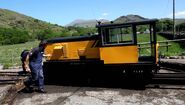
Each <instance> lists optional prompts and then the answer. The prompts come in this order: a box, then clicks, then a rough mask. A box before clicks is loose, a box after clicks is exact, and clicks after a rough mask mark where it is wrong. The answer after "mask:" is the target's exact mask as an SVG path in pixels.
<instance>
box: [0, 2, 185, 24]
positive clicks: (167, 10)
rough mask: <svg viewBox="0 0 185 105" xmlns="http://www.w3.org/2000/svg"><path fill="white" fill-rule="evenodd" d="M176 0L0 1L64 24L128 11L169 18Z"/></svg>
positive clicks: (181, 14)
mask: <svg viewBox="0 0 185 105" xmlns="http://www.w3.org/2000/svg"><path fill="white" fill-rule="evenodd" d="M175 3H176V5H175V12H176V18H185V0H175ZM172 4H173V0H1V1H0V8H2V9H9V10H12V11H16V12H19V13H21V14H24V15H27V16H31V17H33V18H36V19H40V20H43V21H47V22H50V23H53V24H58V25H62V26H65V25H67V24H69V23H70V22H72V21H74V20H77V19H84V20H89V19H108V20H110V21H111V20H115V19H116V18H118V17H120V16H123V15H124V16H126V15H129V14H134V15H140V16H143V17H145V18H150V19H153V18H158V19H160V18H166V17H171V18H172V13H173V9H172V7H173V5H172Z"/></svg>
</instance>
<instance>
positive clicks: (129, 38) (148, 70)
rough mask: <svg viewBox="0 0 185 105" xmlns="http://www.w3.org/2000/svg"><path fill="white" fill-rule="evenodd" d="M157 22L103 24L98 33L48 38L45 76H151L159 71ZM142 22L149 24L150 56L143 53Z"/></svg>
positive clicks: (47, 78) (62, 77) (59, 77)
mask: <svg viewBox="0 0 185 105" xmlns="http://www.w3.org/2000/svg"><path fill="white" fill-rule="evenodd" d="M156 22H157V20H156V19H152V20H145V21H138V22H128V23H122V24H114V23H110V24H101V23H99V24H98V25H97V26H96V27H97V30H98V34H97V35H87V36H85V35H84V36H72V37H62V38H55V39H49V40H47V42H48V43H47V47H46V49H45V54H46V56H47V57H46V61H45V62H44V72H45V79H46V80H47V81H50V80H55V81H60V80H62V79H64V78H65V80H66V78H68V79H70V78H71V77H73V79H75V78H76V79H79V78H81V79H87V78H98V77H102V78H104V77H108V78H112V79H113V78H117V77H119V78H120V79H121V78H122V77H123V75H126V77H131V78H134V77H139V78H142V79H143V78H146V77H151V76H152V74H153V73H155V72H156V71H157V70H158V64H157V62H158V59H157V57H158V53H157V50H158V49H157V43H156ZM142 25H146V26H147V27H148V31H147V32H146V33H147V35H148V39H149V40H148V42H149V43H148V48H147V51H148V53H149V54H147V55H142V54H140V53H139V52H140V51H139V50H140V47H139V42H138V34H140V33H139V32H138V28H139V27H140V26H142ZM49 78H50V79H49Z"/></svg>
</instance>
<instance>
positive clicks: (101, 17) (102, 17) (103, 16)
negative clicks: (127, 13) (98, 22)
mask: <svg viewBox="0 0 185 105" xmlns="http://www.w3.org/2000/svg"><path fill="white" fill-rule="evenodd" d="M108 15H109V13H102V14H101V16H100V17H99V19H106V18H107V16H108Z"/></svg>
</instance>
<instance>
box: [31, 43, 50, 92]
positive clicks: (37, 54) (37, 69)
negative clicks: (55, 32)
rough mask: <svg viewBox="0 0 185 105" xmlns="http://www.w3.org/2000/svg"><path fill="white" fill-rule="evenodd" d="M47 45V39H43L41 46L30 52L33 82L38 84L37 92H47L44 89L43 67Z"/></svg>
mask: <svg viewBox="0 0 185 105" xmlns="http://www.w3.org/2000/svg"><path fill="white" fill-rule="evenodd" d="M45 47H46V41H41V42H40V44H39V46H38V47H36V48H33V49H32V50H31V51H30V54H29V67H30V70H31V74H32V82H33V83H34V84H35V85H36V86H38V90H37V92H40V93H45V92H46V91H45V90H44V75H43V68H42V59H43V54H44V49H45Z"/></svg>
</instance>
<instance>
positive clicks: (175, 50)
mask: <svg viewBox="0 0 185 105" xmlns="http://www.w3.org/2000/svg"><path fill="white" fill-rule="evenodd" d="M165 40H167V39H166V38H164V37H162V36H160V35H157V41H165ZM148 41H149V35H147V34H145V35H138V42H139V43H142V42H148ZM168 44H169V45H170V46H168V48H167V47H165V46H166V45H167V44H166V43H159V49H158V53H159V54H160V55H164V56H178V55H181V54H182V52H184V51H185V48H182V47H181V46H180V44H179V43H177V42H169V43H168ZM145 46H148V45H145ZM140 52H141V54H149V53H150V52H149V50H148V49H142V50H141V51H140Z"/></svg>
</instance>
